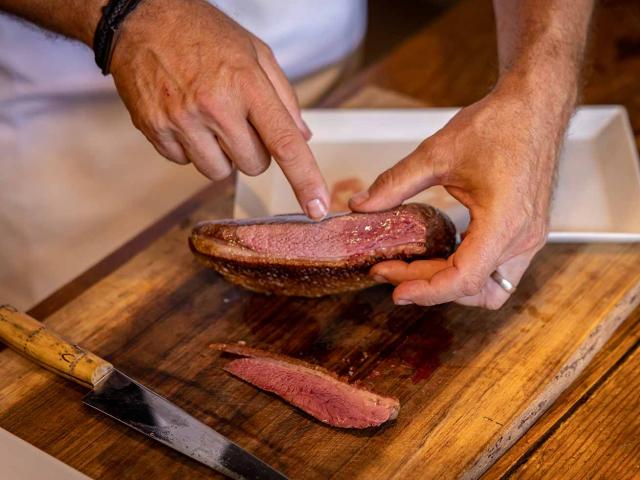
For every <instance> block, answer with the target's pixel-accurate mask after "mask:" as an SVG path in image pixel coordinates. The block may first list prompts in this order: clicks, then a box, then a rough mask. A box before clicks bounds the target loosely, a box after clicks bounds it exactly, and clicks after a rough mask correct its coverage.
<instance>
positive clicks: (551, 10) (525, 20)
mask: <svg viewBox="0 0 640 480" xmlns="http://www.w3.org/2000/svg"><path fill="white" fill-rule="evenodd" d="M493 3H494V11H495V16H496V30H497V34H498V56H499V61H500V81H501V82H502V83H505V84H508V85H512V88H518V89H521V91H522V92H523V93H524V94H526V95H530V96H531V97H532V98H533V99H535V100H536V101H537V102H540V104H541V106H542V107H544V108H547V109H548V110H549V113H550V115H551V116H552V117H555V118H556V119H557V120H558V121H559V122H560V123H563V122H564V123H566V122H567V121H568V118H569V116H570V115H571V113H572V111H573V108H574V107H575V104H576V102H577V99H578V94H579V88H580V77H581V70H582V64H583V57H584V52H585V48H586V45H587V38H588V35H589V24H590V20H591V16H592V13H593V8H594V3H595V2H594V0H574V1H571V2H567V1H563V0H519V1H514V0H494V2H493ZM535 106H537V104H536V105H534V107H535Z"/></svg>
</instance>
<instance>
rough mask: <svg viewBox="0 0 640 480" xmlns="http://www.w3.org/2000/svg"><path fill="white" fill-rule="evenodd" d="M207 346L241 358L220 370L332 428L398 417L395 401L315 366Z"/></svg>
mask: <svg viewBox="0 0 640 480" xmlns="http://www.w3.org/2000/svg"><path fill="white" fill-rule="evenodd" d="M210 347H211V348H214V349H216V350H220V351H222V352H227V353H233V354H235V355H239V356H242V357H244V358H240V359H237V360H232V361H231V362H230V363H229V364H227V365H226V366H225V367H224V369H225V370H226V371H227V372H229V373H230V374H232V375H235V376H236V377H239V378H241V379H242V380H244V381H246V382H248V383H250V384H252V385H254V386H256V387H258V388H261V389H262V390H266V391H268V392H271V393H275V394H276V395H278V396H279V397H281V398H283V399H284V400H285V401H287V402H289V403H291V404H292V405H295V406H296V407H298V408H299V409H301V410H303V411H305V412H307V413H308V414H309V415H311V416H312V417H314V418H317V419H318V420H320V421H321V422H324V423H326V424H329V425H332V426H334V427H341V428H368V427H377V426H379V425H382V424H383V423H385V422H387V421H389V420H393V419H395V418H396V417H397V416H398V412H399V410H400V402H399V401H398V400H397V399H396V398H391V397H383V396H381V395H377V394H375V393H373V392H370V391H368V390H366V389H364V388H360V387H357V386H355V385H351V384H349V383H347V382H346V381H344V380H342V379H340V378H339V377H337V376H336V375H334V374H332V373H331V372H329V371H327V370H325V369H323V368H321V367H319V366H317V365H311V364H308V363H306V362H302V361H300V360H296V359H292V358H289V357H285V356H282V355H275V354H273V353H269V352H266V351H263V350H257V349H255V348H250V347H245V346H242V345H229V344H223V343H216V344H212V345H210Z"/></svg>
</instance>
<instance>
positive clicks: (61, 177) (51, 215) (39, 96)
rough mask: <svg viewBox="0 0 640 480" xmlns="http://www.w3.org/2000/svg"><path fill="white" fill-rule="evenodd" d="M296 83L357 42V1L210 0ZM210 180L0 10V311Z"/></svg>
mask: <svg viewBox="0 0 640 480" xmlns="http://www.w3.org/2000/svg"><path fill="white" fill-rule="evenodd" d="M212 3H215V4H216V5H217V6H218V7H220V8H221V9H222V10H224V11H225V12H227V13H228V14H229V15H230V16H231V17H233V18H234V19H235V20H236V21H238V22H239V23H240V24H242V25H243V26H245V27H246V28H247V29H248V30H250V31H252V32H253V33H254V34H256V35H257V36H258V37H260V38H262V39H263V40H264V41H265V42H267V43H268V44H269V45H270V46H271V47H272V49H273V50H274V53H275V55H276V58H277V59H278V61H279V62H280V64H281V66H282V67H283V69H284V70H285V72H286V73H287V75H288V76H289V77H290V78H292V79H296V78H298V77H302V76H304V75H306V74H309V73H311V72H314V71H317V70H318V69H321V68H323V67H325V66H328V65H331V64H332V63H334V62H337V61H339V60H340V59H342V58H344V57H345V56H346V55H348V54H349V53H350V52H352V51H353V50H354V49H355V48H356V47H357V45H358V44H359V43H360V41H361V39H362V37H363V35H364V32H365V25H366V0H323V1H321V2H319V1H316V0H216V1H215V2H212ZM207 182H208V180H207V179H205V178H204V177H202V176H201V175H200V174H198V173H197V172H196V171H195V169H193V168H192V167H180V166H177V165H175V164H173V163H170V162H168V161H166V160H164V159H162V158H161V157H159V155H158V154H157V153H156V152H155V150H154V149H153V147H152V146H151V145H150V144H149V143H148V142H147V141H146V139H144V137H143V136H142V134H140V132H138V131H137V130H135V129H134V127H133V126H132V125H131V122H130V119H129V115H128V112H127V111H126V109H125V108H124V107H123V105H122V103H121V101H120V100H119V98H117V95H116V93H115V89H114V87H113V81H112V79H111V77H104V76H102V75H101V74H100V72H99V70H98V68H97V67H96V66H95V64H94V60H93V52H92V51H91V50H90V49H89V48H87V47H86V46H84V45H81V44H79V43H76V42H71V41H68V40H66V39H63V38H61V37H57V36H55V35H52V34H46V33H44V32H42V31H41V30H39V29H37V28H35V27H33V26H31V25H29V24H27V23H24V22H22V21H19V20H17V19H14V18H12V17H10V16H6V15H0V231H2V234H1V235H0V304H2V303H13V304H14V305H16V306H17V307H19V308H29V307H30V306H32V305H33V304H34V303H35V302H37V301H39V300H41V299H42V298H44V297H45V296H46V295H48V294H49V293H51V292H52V291H53V290H55V289H56V288H58V287H59V286H61V285H62V284H64V283H65V282H67V281H69V280H71V279H72V278H74V277H75V276H77V275H78V274H79V273H81V272H82V271H83V270H85V269H86V268H88V267H90V266H91V265H92V264H94V263H95V262H96V261H98V260H99V259H100V258H102V257H104V256H105V255H106V254H108V253H109V252H110V251H112V250H113V249H115V248H117V247H118V246H119V245H121V244H122V243H124V242H125V241H126V240H128V239H129V238H131V237H132V236H133V235H135V234H136V233H137V232H139V231H140V230H142V229H143V228H145V227H146V226H148V225H149V224H151V223H152V222H153V221H155V220H156V219H157V218H159V217H160V216H162V215H163V214H164V213H166V212H167V211H169V210H170V209H171V208H172V207H174V206H175V205H176V204H177V203H179V202H180V201H182V200H184V199H186V198H187V197H189V196H190V195H191V194H193V193H194V192H195V191H196V190H198V189H199V188H201V187H203V186H205V185H206V184H207Z"/></svg>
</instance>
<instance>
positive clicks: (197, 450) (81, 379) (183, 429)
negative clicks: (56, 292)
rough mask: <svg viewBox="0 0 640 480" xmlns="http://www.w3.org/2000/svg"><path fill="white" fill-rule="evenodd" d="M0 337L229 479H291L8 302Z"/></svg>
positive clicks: (95, 402) (91, 402) (103, 408)
mask: <svg viewBox="0 0 640 480" xmlns="http://www.w3.org/2000/svg"><path fill="white" fill-rule="evenodd" d="M0 339H1V340H3V341H4V342H5V343H6V344H7V345H8V346H9V347H12V348H13V349H15V350H16V351H17V352H18V353H21V354H22V355H25V356H27V357H29V358H30V359H32V360H34V361H35V362H37V363H39V364H40V365H42V366H43V367H45V368H47V369H49V370H52V371H53V372H55V373H57V374H59V375H61V376H63V377H66V378H69V379H71V380H74V381H75V382H77V383H80V384H81V385H84V386H86V387H89V388H91V389H92V391H90V392H89V393H88V394H87V395H86V396H85V397H84V399H83V402H84V403H85V404H86V405H88V406H90V407H92V408H94V409H96V410H98V411H100V412H102V413H104V414H106V415H108V416H109V417H111V418H114V419H115V420H118V421H120V422H122V423H124V424H125V425H128V426H129V427H131V428H133V429H135V430H137V431H139V432H141V433H143V434H145V435H147V436H148V437H150V438H153V439H154V440H156V441H158V442H160V443H162V444H164V445H167V446H168V447H171V448H173V449H174V450H176V451H178V452H180V453H183V454H185V455H187V456H189V457H191V458H192V459H194V460H196V461H198V462H200V463H203V464H204V465H207V466H208V467H211V468H212V469H214V470H216V471H218V472H220V473H222V474H224V475H226V476H228V477H230V478H233V479H237V480H245V479H247V480H249V479H264V480H283V479H284V480H286V478H287V477H285V476H284V475H283V474H282V473H280V472H278V471H277V470H275V469H274V468H272V467H270V466H269V465H267V464H266V463H264V462H263V461H262V460H260V459H258V458H257V457H255V456H254V455H252V454H251V453H249V452H247V451H246V450H244V449H243V448H241V447H239V446H238V445H236V444H235V443H233V442H232V441H231V440H229V439H227V438H226V437H224V436H223V435H221V434H220V433H218V432H216V431H215V430H213V429H212V428H210V427H208V426H207V425H205V424H204V423H202V422H200V421H198V420H197V419H196V418H194V417H193V416H191V415H189V414H188V413H187V412H185V411H184V410H182V409H181V408H179V407H177V406H176V405H174V404H173V403H171V402H170V401H169V400H167V399H165V398H163V397H162V396H160V395H159V394H157V393H155V392H154V391H152V390H150V389H149V388H147V387H145V386H144V385H141V384H140V383H138V382H136V381H135V380H133V379H131V378H129V377H128V376H127V375H125V374H124V373H122V372H121V371H119V370H117V369H116V368H115V367H114V366H113V365H111V364H110V363H109V362H107V361H105V360H103V359H102V358H100V357H98V356H96V355H94V354H93V353H91V352H88V351H86V350H84V349H82V348H80V347H79V346H77V345H73V344H71V343H70V342H68V341H67V340H65V339H63V338H62V337H60V336H58V335H57V334H55V333H53V332H51V331H50V330H48V329H47V327H46V326H45V325H44V324H42V323H40V322H38V321H37V320H35V319H34V318H32V317H30V316H28V315H26V314H24V313H21V312H19V311H17V310H16V309H15V308H13V307H11V306H8V305H4V306H0Z"/></svg>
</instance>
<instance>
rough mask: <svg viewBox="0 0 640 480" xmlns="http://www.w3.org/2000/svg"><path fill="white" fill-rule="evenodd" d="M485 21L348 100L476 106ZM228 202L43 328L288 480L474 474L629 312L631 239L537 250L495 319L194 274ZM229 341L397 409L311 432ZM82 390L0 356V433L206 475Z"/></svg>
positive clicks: (467, 18)
mask: <svg viewBox="0 0 640 480" xmlns="http://www.w3.org/2000/svg"><path fill="white" fill-rule="evenodd" d="M616 3H617V4H620V3H625V2H616ZM617 8H618V7H617V6H615V5H614V9H613V11H614V12H615V14H616V15H619V14H620V12H619V11H618V10H616V9H617ZM629 8H630V9H632V8H634V7H632V6H630V7H629ZM488 9H489V10H488ZM603 11H604V9H603ZM492 28H493V27H492V25H491V12H490V6H489V2H475V1H466V2H461V3H460V4H459V5H458V6H456V7H455V8H453V9H452V10H451V11H450V12H449V13H447V14H445V15H444V16H443V17H442V18H441V19H439V20H437V21H436V22H435V23H434V24H432V25H430V26H428V27H427V28H425V30H423V31H422V32H420V33H419V34H417V35H416V36H415V37H414V38H413V39H411V40H410V41H409V42H407V43H406V44H404V45H403V46H402V47H400V48H399V49H398V50H396V51H395V52H394V53H393V54H392V55H391V56H390V57H389V59H388V60H386V61H385V62H382V63H381V64H380V65H378V66H377V67H375V68H374V69H373V70H371V71H370V72H368V73H367V74H366V75H365V76H363V77H361V78H360V79H357V80H356V81H355V82H354V84H353V85H354V86H353V87H351V88H352V89H351V91H350V93H353V92H356V91H359V90H361V89H362V88H363V87H364V86H367V85H377V86H378V87H392V88H394V89H395V90H397V91H398V92H399V93H400V94H402V95H409V96H413V97H415V98H416V99H418V100H419V101H422V102H428V103H429V104H430V105H434V106H437V105H448V106H449V105H461V104H465V103H469V102H471V101H473V100H475V99H477V98H480V97H481V96H482V95H483V94H484V93H485V92H486V91H487V89H488V88H489V86H490V85H491V82H492V80H493V79H494V75H493V73H492V72H493V71H494V70H495V48H494V45H493V42H494V38H493V31H492ZM605 40H606V39H605ZM619 61H620V62H624V61H626V60H624V59H622V60H619ZM492 62H493V63H492ZM347 90H348V89H346V90H344V92H347ZM344 92H343V93H341V95H343V99H344V98H346V96H347V95H346V93H344ZM600 95H601V97H599V98H603V99H606V95H605V94H604V93H600ZM336 98H337V97H336ZM630 112H631V114H632V123H633V124H634V126H638V118H637V113H638V112H636V111H632V110H630ZM636 133H637V130H636ZM231 200H232V189H231V183H229V182H227V183H224V184H221V185H220V186H216V188H213V189H210V190H209V191H208V192H207V193H205V194H203V195H202V196H201V197H200V198H199V201H198V208H197V209H196V210H195V211H193V212H191V211H188V212H187V211H184V212H183V214H182V215H178V216H177V217H174V218H173V220H174V222H173V224H172V225H173V226H171V228H169V225H167V226H166V228H169V229H168V230H167V231H166V232H164V233H158V235H157V240H155V241H153V242H151V243H149V244H148V245H147V244H145V246H144V247H143V248H142V249H141V250H140V251H139V253H138V254H137V255H136V256H134V257H133V258H131V259H130V260H127V261H123V262H122V264H121V265H120V266H119V268H117V269H116V270H115V271H113V272H111V273H105V275H104V276H102V277H99V276H97V277H96V278H94V279H93V280H94V282H93V284H92V285H91V286H90V287H89V288H87V289H86V290H84V291H83V290H82V289H80V290H77V291H76V292H75V293H76V294H77V295H76V296H75V298H73V299H71V297H68V298H69V301H68V302H66V303H65V302H60V303H59V304H58V305H57V308H58V309H57V311H55V313H52V314H51V315H49V316H48V317H47V318H46V319H44V318H41V319H43V320H46V324H47V326H48V327H49V328H52V329H54V330H56V331H57V332H59V333H61V334H63V335H65V336H67V337H68V338H70V339H72V340H74V341H76V342H78V343H79V344H80V345H82V346H84V347H85V348H87V349H89V350H91V351H94V352H95V353H96V354H98V355H100V356H101V357H103V358H105V359H107V360H109V361H110V362H112V363H113V364H114V365H116V366H117V367H119V368H121V369H122V370H124V371H125V372H127V373H129V374H130V375H131V376H133V377H134V378H136V379H138V380H140V381H141V382H143V383H145V384H147V385H148V386H150V387H151V388H154V389H155V390H157V391H158V392H159V393H161V394H163V395H165V396H166V397H168V398H170V399H171V400H172V401H174V402H175V403H176V404H178V405H179V406H181V407H183V408H184V409H185V410H187V411H188V412H190V413H191V414H193V415H194V416H196V417H197V418H199V419H200V420H202V421H204V422H205V423H207V424H209V425H210V426H212V427H213V428H215V429H217V430H219V431H220V432H221V433H223V434H225V435H227V436H229V437H230V438H231V439H233V440H234V441H237V442H238V443H239V444H241V445H242V446H244V447H245V448H247V449H248V450H250V451H252V452H254V453H256V454H257V455H259V456H260V457H262V458H263V459H265V460H266V461H268V462H270V463H272V464H273V465H274V466H276V467H277V468H279V469H281V470H283V471H284V472H285V473H287V474H288V475H289V476H290V477H292V478H311V479H315V478H318V479H320V478H327V477H334V478H429V477H446V478H451V477H466V478H472V477H477V476H479V475H480V474H481V473H482V472H483V471H484V470H485V469H487V468H488V467H489V466H491V464H493V463H494V462H495V461H496V460H497V459H498V458H500V456H501V455H502V454H503V453H504V451H505V450H506V449H507V448H508V447H509V446H510V445H512V444H513V443H514V442H516V441H517V439H518V438H519V437H521V436H522V435H523V433H524V432H525V431H526V430H527V429H528V427H529V426H531V425H532V424H534V422H535V421H536V420H537V419H538V417H539V416H540V415H541V414H542V413H543V412H544V411H545V410H546V409H547V408H548V407H549V406H550V405H551V404H552V403H553V401H554V400H555V399H556V398H557V397H558V396H559V395H560V394H561V393H562V391H563V390H565V389H566V388H567V387H568V386H569V385H571V383H572V382H573V381H574V380H575V379H576V378H578V377H579V375H580V373H581V371H582V370H583V369H584V368H585V366H586V365H587V364H588V362H589V361H590V360H591V359H592V358H593V356H594V355H595V354H596V353H597V352H598V350H600V349H601V348H602V345H603V344H604V343H605V342H606V340H607V339H608V338H609V337H610V335H611V334H612V332H614V330H615V329H616V328H617V327H618V326H619V325H620V324H621V323H622V322H623V321H624V320H625V318H627V317H628V316H629V315H630V314H631V312H632V311H633V309H634V308H635V307H636V306H637V304H638V303H639V302H640V269H638V267H637V266H638V265H639V264H640V245H633V244H609V245H601V244H590V245H588V244H563V245H549V246H547V247H546V248H545V249H544V250H543V251H542V252H541V253H540V254H539V255H538V256H537V257H536V259H535V260H534V262H533V264H532V266H531V268H530V269H529V271H528V273H527V275H526V276H525V277H524V278H523V280H522V283H521V285H520V286H519V288H518V290H517V292H516V293H515V294H514V295H513V297H512V298H511V300H510V301H509V302H508V303H507V304H506V305H505V307H504V308H502V309H501V310H499V311H497V312H491V311H484V310H479V309H471V308H463V307H460V306H456V305H446V306H439V307H433V308H419V307H416V306H408V307H396V306H394V305H393V304H392V303H391V302H390V300H389V295H390V290H389V288H388V287H385V286H381V287H376V288H373V289H369V290H366V291H363V292H358V293H350V294H345V295H339V296H333V297H328V298H323V299H287V298H279V297H269V296H262V295H257V294H252V293H249V292H245V291H243V290H240V289H238V288H236V287H233V286H231V285H229V284H227V283H225V282H224V281H222V280H221V279H220V278H219V277H217V276H216V275H215V274H214V273H212V272H210V271H207V270H205V269H203V268H202V267H200V266H199V265H197V264H196V263H195V262H194V261H193V260H192V258H191V253H190V252H189V250H188V248H187V244H186V238H187V235H188V232H189V230H190V228H191V226H192V225H193V224H194V223H195V222H196V221H198V220H200V219H205V218H220V217H223V216H228V215H230V213H231ZM44 310H46V309H44V307H43V311H44ZM237 340H243V341H245V342H247V344H249V345H252V346H257V347H268V348H271V349H273V350H275V351H278V352H280V353H284V354H288V355H292V356H294V357H298V358H302V359H305V360H307V361H311V362H316V363H319V364H322V365H323V366H325V367H327V368H329V369H331V370H334V371H336V372H337V373H339V374H343V375H348V376H351V377H352V378H353V380H354V381H361V382H363V383H364V384H365V385H367V386H368V387H370V388H372V389H373V390H375V391H378V392H380V393H382V394H389V395H396V396H398V397H399V398H400V401H401V404H402V408H401V411H400V415H399V417H398V419H397V420H396V421H395V422H394V423H392V424H389V425H388V426H386V427H384V428H381V429H376V430H367V431H361V432H354V431H345V430H337V429H334V428H331V427H327V426H325V425H323V424H320V423H319V422H316V421H314V420H313V419H311V418H310V417H308V416H306V415H305V414H303V413H301V412H299V411H297V410H295V409H292V408H291V407H290V406H288V405H286V404H284V403H283V402H282V401H280V400H279V399H277V398H275V397H273V396H271V395H268V394H265V393H263V392H260V391H258V390H256V389H254V388H253V387H251V386H250V385H247V384H245V383H242V382H239V381H238V380H236V379H234V378H231V377H230V376H228V375H227V374H226V373H225V372H223V371H222V369H221V368H220V367H221V366H222V365H224V363H225V362H226V360H225V359H223V358H221V357H220V354H219V353H218V352H215V351H213V350H211V349H209V348H208V345H209V344H210V343H212V342H220V341H224V342H230V341H237ZM630 358H631V357H630ZM634 358H635V357H634ZM85 391H86V390H85V389H83V388H82V387H81V386H78V385H76V384H74V383H72V382H70V381H67V380H65V379H63V378H59V377H56V376H54V375H53V374H51V373H49V372H47V371H45V370H44V369H41V368H40V367H37V366H36V365H34V364H33V363H31V362H29V361H28V360H26V359H24V358H22V357H20V356H19V355H17V354H16V353H15V352H13V351H10V350H8V349H4V350H2V351H0V427H2V428H5V429H7V430H9V431H10V432H12V433H14V434H16V435H18V436H19V437H21V438H23V439H25V440H27V441H29V442H30V443H32V444H34V445H35V446H37V447H39V448H41V449H43V450H45V451H46V452H48V453H50V454H52V455H54V456H55V457H57V458H59V459H61V460H62V461H64V462H66V463H68V464H69V465H71V466H73V467H75V468H77V469H78V470H80V471H82V472H84V473H86V474H88V475H90V476H92V477H96V478H105V479H109V478H122V477H125V476H126V477H128V478H141V477H143V476H147V475H152V476H154V477H158V478H182V477H186V478H189V477H194V476H196V475H199V476H210V477H216V474H215V473H214V472H212V471H210V470H208V469H207V468H206V467H203V466H200V465H198V464H197V463H195V462H193V461H191V460H190V459H188V458H186V457H183V456H181V455H179V454H177V453H174V452H172V451H171V450H169V449H168V448H165V447H162V446H159V445H157V444H155V443H154V442H152V441H151V440H148V439H146V438H144V437H143V436H142V435H140V434H137V433H136V432H133V431H130V430H129V429H127V428H126V427H124V426H121V425H119V424H116V423H114V422H113V421H111V420H109V419H108V418H106V417H104V416H101V415H100V414H98V413H94V412H93V411H90V410H88V409H87V408H85V407H83V406H82V404H81V398H82V395H83V394H84V393H85ZM603 405H604V403H603Z"/></svg>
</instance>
